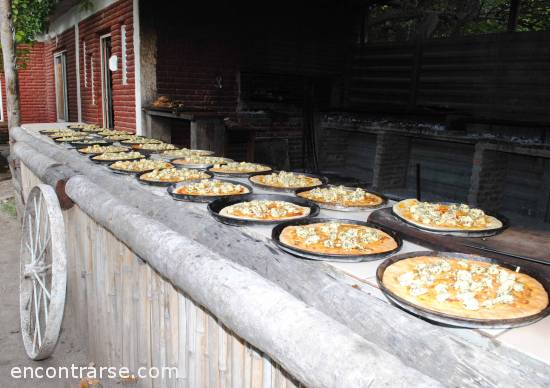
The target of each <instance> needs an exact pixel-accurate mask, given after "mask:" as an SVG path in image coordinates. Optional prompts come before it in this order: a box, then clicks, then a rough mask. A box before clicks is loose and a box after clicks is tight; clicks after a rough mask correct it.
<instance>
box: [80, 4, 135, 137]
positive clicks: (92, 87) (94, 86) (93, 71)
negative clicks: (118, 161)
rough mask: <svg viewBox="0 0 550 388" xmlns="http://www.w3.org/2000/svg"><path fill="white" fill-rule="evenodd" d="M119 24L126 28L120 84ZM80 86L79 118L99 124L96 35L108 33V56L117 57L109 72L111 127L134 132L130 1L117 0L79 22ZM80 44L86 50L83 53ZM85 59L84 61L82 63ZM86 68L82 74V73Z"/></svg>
mask: <svg viewBox="0 0 550 388" xmlns="http://www.w3.org/2000/svg"><path fill="white" fill-rule="evenodd" d="M122 26H124V27H125V29H126V63H127V80H126V83H125V84H123V71H122V41H121V36H122V32H121V29H122ZM79 28H80V88H81V95H82V119H83V121H85V122H89V123H97V124H102V118H103V115H102V104H101V53H100V37H101V36H102V35H105V34H111V42H112V55H117V56H118V71H115V72H113V73H112V74H113V101H114V103H113V107H114V126H115V128H117V129H124V130H128V131H131V132H133V131H135V129H136V117H135V78H134V69H135V66H134V46H133V16H132V0H121V1H119V2H118V3H116V4H113V5H112V6H110V7H108V8H105V9H103V10H101V11H100V12H98V13H96V14H94V15H93V16H91V17H89V18H87V19H85V20H83V21H82V22H81V23H80V25H79ZM84 46H85V47H86V53H85V54H84ZM85 62H86V63H85ZM84 71H86V74H84Z"/></svg>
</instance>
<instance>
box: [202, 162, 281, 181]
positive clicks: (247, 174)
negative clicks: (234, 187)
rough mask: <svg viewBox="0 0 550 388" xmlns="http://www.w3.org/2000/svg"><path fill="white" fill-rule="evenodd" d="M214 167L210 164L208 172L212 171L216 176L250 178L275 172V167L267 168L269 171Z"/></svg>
mask: <svg viewBox="0 0 550 388" xmlns="http://www.w3.org/2000/svg"><path fill="white" fill-rule="evenodd" d="M264 166H265V165H264ZM266 167H269V166H266ZM212 168H213V166H210V167H209V168H208V172H211V173H212V174H214V175H216V176H220V177H227V178H250V177H251V176H254V175H267V174H271V173H272V172H273V169H272V168H271V167H270V170H267V171H257V172H236V173H233V172H217V171H212Z"/></svg>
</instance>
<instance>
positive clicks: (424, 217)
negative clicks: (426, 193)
mask: <svg viewBox="0 0 550 388" xmlns="http://www.w3.org/2000/svg"><path fill="white" fill-rule="evenodd" d="M398 208H399V210H401V211H403V212H404V215H405V216H406V217H407V218H410V219H412V220H414V221H416V222H418V223H420V224H424V225H433V226H443V227H459V228H472V229H482V228H485V227H488V226H489V225H490V223H491V222H492V221H491V220H492V219H493V217H490V216H487V215H486V214H485V212H484V211H483V210H481V209H476V208H471V207H470V206H468V205H466V204H452V205H447V204H439V203H432V202H419V201H417V200H416V199H409V200H405V201H402V202H400V203H399V205H398Z"/></svg>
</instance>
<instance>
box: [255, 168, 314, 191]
mask: <svg viewBox="0 0 550 388" xmlns="http://www.w3.org/2000/svg"><path fill="white" fill-rule="evenodd" d="M250 180H251V181H252V182H255V183H260V184H262V185H266V186H272V187H281V188H293V189H297V188H300V187H311V186H318V185H321V184H322V182H321V180H320V179H318V178H312V177H309V176H306V175H300V174H295V173H293V172H286V171H280V172H274V173H273V174H269V175H255V176H253V177H251V178H250Z"/></svg>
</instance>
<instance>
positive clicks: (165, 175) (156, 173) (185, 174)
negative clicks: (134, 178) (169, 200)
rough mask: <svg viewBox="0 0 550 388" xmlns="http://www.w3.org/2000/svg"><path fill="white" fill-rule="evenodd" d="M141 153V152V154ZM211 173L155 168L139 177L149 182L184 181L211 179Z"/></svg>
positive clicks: (185, 169)
mask: <svg viewBox="0 0 550 388" xmlns="http://www.w3.org/2000/svg"><path fill="white" fill-rule="evenodd" d="M140 155H141V154H140ZM209 178H210V175H208V174H207V173H205V172H203V171H200V170H192V169H187V168H181V169H178V168H165V169H155V170H153V171H151V172H146V173H145V174H142V175H140V176H139V179H140V180H142V181H147V182H167V183H168V182H172V183H176V182H183V181H190V180H195V179H209Z"/></svg>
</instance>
